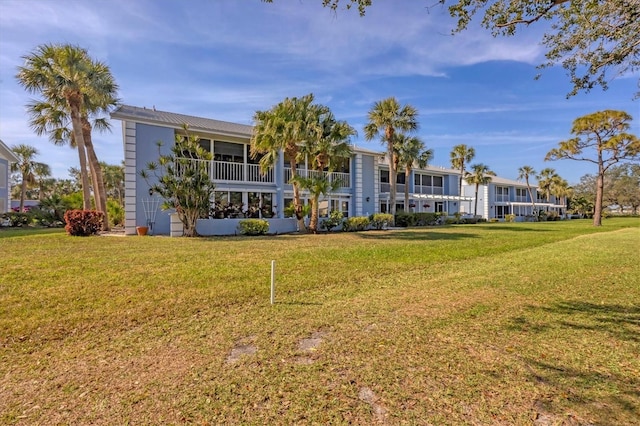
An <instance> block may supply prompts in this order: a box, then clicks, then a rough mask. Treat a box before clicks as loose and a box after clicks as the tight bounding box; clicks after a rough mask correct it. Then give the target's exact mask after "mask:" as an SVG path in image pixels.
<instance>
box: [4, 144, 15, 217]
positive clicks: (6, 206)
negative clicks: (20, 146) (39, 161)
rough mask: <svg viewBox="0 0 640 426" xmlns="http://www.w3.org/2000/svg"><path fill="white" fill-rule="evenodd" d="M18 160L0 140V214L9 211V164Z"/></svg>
mask: <svg viewBox="0 0 640 426" xmlns="http://www.w3.org/2000/svg"><path fill="white" fill-rule="evenodd" d="M18 161H19V158H18V157H16V155H15V154H14V153H13V151H11V149H9V147H8V146H7V145H5V144H4V142H2V141H1V140H0V213H6V212H7V211H9V210H10V209H11V198H10V197H11V188H9V182H10V181H9V176H10V173H11V163H17V162H18Z"/></svg>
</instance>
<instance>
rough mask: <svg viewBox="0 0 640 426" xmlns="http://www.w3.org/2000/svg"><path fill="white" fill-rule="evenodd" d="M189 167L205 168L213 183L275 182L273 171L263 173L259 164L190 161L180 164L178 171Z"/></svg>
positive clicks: (177, 166)
mask: <svg viewBox="0 0 640 426" xmlns="http://www.w3.org/2000/svg"><path fill="white" fill-rule="evenodd" d="M188 167H203V168H206V170H207V175H208V176H209V178H210V179H211V180H213V181H232V182H264V183H271V182H273V171H272V170H269V171H268V172H267V173H262V171H261V170H260V166H259V165H257V164H246V163H231V162H227V161H209V160H196V159H189V160H188V164H178V165H176V169H177V170H178V171H180V170H181V169H182V170H185V169H186V168H188Z"/></svg>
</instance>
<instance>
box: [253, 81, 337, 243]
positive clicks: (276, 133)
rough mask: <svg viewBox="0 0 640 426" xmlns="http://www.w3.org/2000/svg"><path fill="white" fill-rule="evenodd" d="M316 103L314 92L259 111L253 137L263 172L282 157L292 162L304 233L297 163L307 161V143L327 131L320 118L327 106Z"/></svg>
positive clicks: (297, 213)
mask: <svg viewBox="0 0 640 426" xmlns="http://www.w3.org/2000/svg"><path fill="white" fill-rule="evenodd" d="M313 101H314V96H313V93H310V94H308V95H305V96H302V97H300V98H297V97H293V98H285V99H284V100H283V101H282V102H280V103H278V104H277V105H274V106H273V107H272V108H271V109H269V110H265V111H256V113H255V114H254V116H253V122H254V126H253V134H252V136H251V156H252V157H253V158H254V159H255V158H260V168H261V169H262V170H263V171H267V170H270V169H272V168H273V167H274V165H275V163H276V161H277V160H278V158H279V157H280V156H281V155H282V154H284V157H285V158H286V159H288V161H289V167H290V168H291V184H292V185H293V207H294V214H295V216H296V219H297V221H298V230H299V231H301V232H303V231H305V230H306V228H305V223H304V207H303V203H302V200H301V197H300V188H301V187H300V181H299V180H298V179H297V177H298V169H297V164H298V163H299V162H301V161H304V153H303V152H302V147H303V146H304V144H305V143H307V142H308V141H312V140H318V138H320V136H321V135H322V132H323V130H324V129H323V128H322V126H321V124H320V120H319V117H320V116H321V115H322V114H323V113H325V112H326V107H325V106H322V105H318V104H314V102H313Z"/></svg>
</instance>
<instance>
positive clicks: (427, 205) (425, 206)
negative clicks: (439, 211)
mask: <svg viewBox="0 0 640 426" xmlns="http://www.w3.org/2000/svg"><path fill="white" fill-rule="evenodd" d="M422 207H424V208H427V207H431V206H430V205H429V204H423V205H422Z"/></svg>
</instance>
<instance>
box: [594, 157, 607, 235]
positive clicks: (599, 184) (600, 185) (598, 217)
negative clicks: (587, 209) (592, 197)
mask: <svg viewBox="0 0 640 426" xmlns="http://www.w3.org/2000/svg"><path fill="white" fill-rule="evenodd" d="M598 169H599V170H598V179H597V180H596V205H595V207H594V211H593V226H601V225H602V194H603V193H604V171H603V170H602V166H599V167H598Z"/></svg>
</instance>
